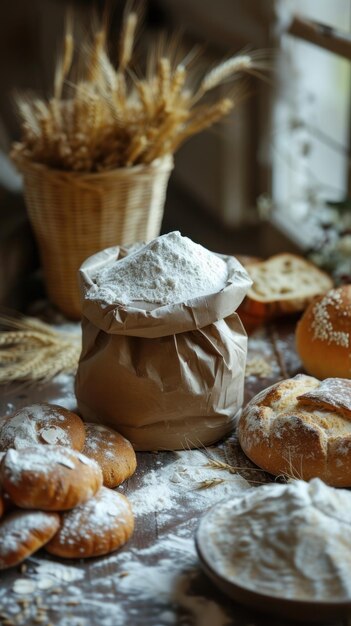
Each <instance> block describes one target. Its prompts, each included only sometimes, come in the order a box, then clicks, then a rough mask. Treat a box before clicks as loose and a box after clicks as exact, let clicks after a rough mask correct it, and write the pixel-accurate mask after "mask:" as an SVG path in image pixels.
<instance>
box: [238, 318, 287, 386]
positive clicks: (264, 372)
mask: <svg viewBox="0 0 351 626" xmlns="http://www.w3.org/2000/svg"><path fill="white" fill-rule="evenodd" d="M279 373H280V366H279V363H278V361H277V357H276V355H275V353H274V350H273V347H272V344H271V342H270V341H267V331H266V329H264V328H263V329H262V328H258V329H256V330H255V331H254V332H253V333H252V334H251V335H249V337H248V352H247V362H246V369H245V377H246V378H252V379H254V378H274V377H276V376H277V375H278V374H279Z"/></svg>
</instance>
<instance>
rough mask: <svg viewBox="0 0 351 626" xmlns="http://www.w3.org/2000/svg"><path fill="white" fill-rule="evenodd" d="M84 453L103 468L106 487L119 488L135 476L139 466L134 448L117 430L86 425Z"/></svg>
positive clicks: (91, 424)
mask: <svg viewBox="0 0 351 626" xmlns="http://www.w3.org/2000/svg"><path fill="white" fill-rule="evenodd" d="M85 430H86V437H85V444H84V448H83V450H82V453H83V454H85V455H86V456H87V457H89V458H90V459H93V460H94V461H96V462H97V463H98V465H99V466H100V467H101V470H102V474H103V480H104V485H105V487H110V488H111V489H112V488H113V487H117V486H118V485H120V484H121V483H122V482H123V481H124V480H126V479H127V478H129V477H130V476H131V475H132V474H134V472H135V470H136V466H137V461H136V456H135V452H134V448H133V446H132V444H131V443H130V441H128V439H125V437H123V436H122V435H120V434H119V433H118V432H117V431H116V430H113V429H112V428H109V427H107V426H102V425H100V424H93V423H86V424H85Z"/></svg>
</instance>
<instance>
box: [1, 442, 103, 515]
mask: <svg viewBox="0 0 351 626" xmlns="http://www.w3.org/2000/svg"><path fill="white" fill-rule="evenodd" d="M0 480H1V484H2V487H3V490H4V492H5V493H7V494H8V495H9V496H10V498H11V500H12V502H14V503H15V504H16V505H17V506H19V507H20V508H23V509H41V510H43V511H66V510H68V509H71V508H73V507H74V506H77V504H80V503H82V502H85V501H86V500H88V499H89V498H91V497H92V496H93V495H94V494H95V493H96V492H97V491H98V490H99V489H100V487H101V485H102V472H101V469H100V467H99V466H98V464H97V463H95V461H92V460H91V459H88V458H87V457H86V456H84V455H83V454H81V453H80V452H77V451H76V450H70V449H69V448H64V447H62V446H49V445H48V446H37V447H35V448H25V449H23V450H20V451H19V450H8V451H7V452H6V455H5V457H4V459H3V461H2V463H1V467H0Z"/></svg>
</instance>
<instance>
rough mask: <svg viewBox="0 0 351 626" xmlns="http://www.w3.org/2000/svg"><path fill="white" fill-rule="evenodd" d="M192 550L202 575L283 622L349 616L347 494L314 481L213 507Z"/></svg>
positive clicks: (350, 520) (350, 507)
mask: <svg viewBox="0 0 351 626" xmlns="http://www.w3.org/2000/svg"><path fill="white" fill-rule="evenodd" d="M196 545H197V550H198V554H199V557H200V561H201V563H202V565H203V567H204V569H205V571H206V572H207V574H208V575H209V576H210V577H211V578H212V579H213V580H214V581H215V583H216V584H217V585H218V586H219V587H221V588H222V589H223V590H224V591H225V592H226V593H227V594H229V595H230V596H231V597H233V598H234V599H236V600H238V601H239V602H241V603H243V604H246V605H248V606H250V607H251V608H258V609H260V610H263V611H265V612H271V613H275V614H278V615H281V616H284V617H286V618H290V619H296V620H309V621H314V622H316V621H326V620H328V619H333V618H336V617H340V616H345V615H347V614H350V611H351V576H350V572H351V493H350V492H349V491H346V490H343V489H340V490H337V489H335V488H333V487H329V486H327V485H326V484H324V483H323V482H322V481H320V480H319V479H318V478H316V479H313V480H312V481H311V482H310V483H306V482H304V481H301V480H296V481H293V482H291V483H289V484H287V485H278V484H276V483H272V484H268V485H264V486H262V487H259V488H255V489H252V490H250V491H249V492H248V493H246V494H245V495H244V496H239V497H237V498H235V499H232V500H229V501H226V502H222V503H220V504H218V505H216V506H215V507H213V508H212V509H211V510H210V511H209V512H208V513H207V514H206V515H205V516H204V517H203V518H202V520H201V522H200V525H199V528H198V531H197V536H196Z"/></svg>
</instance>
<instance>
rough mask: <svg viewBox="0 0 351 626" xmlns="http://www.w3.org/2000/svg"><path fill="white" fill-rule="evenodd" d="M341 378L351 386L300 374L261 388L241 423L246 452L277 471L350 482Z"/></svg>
mask: <svg viewBox="0 0 351 626" xmlns="http://www.w3.org/2000/svg"><path fill="white" fill-rule="evenodd" d="M343 383H346V387H345V388H348V386H349V381H342V380H340V379H339V380H337V381H335V379H333V380H332V382H331V383H329V385H328V384H327V381H325V383H324V385H323V383H321V382H320V381H319V380H317V379H316V378H314V377H311V376H306V375H304V374H298V375H297V376H295V377H294V378H290V379H287V380H284V381H280V382H278V383H276V384H275V385H272V387H269V388H268V389H265V390H263V391H262V392H260V393H259V394H258V395H257V396H255V397H254V398H253V399H252V400H251V401H250V402H249V403H248V405H247V406H246V407H245V409H244V411H243V413H242V415H241V417H240V420H239V424H238V436H239V442H240V445H241V447H242V449H243V450H244V452H245V454H246V455H247V456H248V457H249V458H250V459H251V461H253V462H254V463H255V464H256V465H258V466H259V467H261V468H262V469H264V470H266V471H267V472H270V473H271V474H274V475H275V476H278V475H281V474H283V475H285V476H290V477H294V478H301V479H304V480H310V479H311V478H314V477H319V478H321V479H322V480H324V481H325V482H326V483H328V484H329V485H333V486H335V487H349V486H351V421H350V415H347V417H346V413H345V408H344V407H340V400H341V398H342V395H343ZM330 388H332V389H333V390H334V394H336V396H334V397H335V402H334V401H333V397H332V394H331V393H330ZM336 389H338V392H336ZM314 398H315V400H314Z"/></svg>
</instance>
